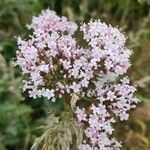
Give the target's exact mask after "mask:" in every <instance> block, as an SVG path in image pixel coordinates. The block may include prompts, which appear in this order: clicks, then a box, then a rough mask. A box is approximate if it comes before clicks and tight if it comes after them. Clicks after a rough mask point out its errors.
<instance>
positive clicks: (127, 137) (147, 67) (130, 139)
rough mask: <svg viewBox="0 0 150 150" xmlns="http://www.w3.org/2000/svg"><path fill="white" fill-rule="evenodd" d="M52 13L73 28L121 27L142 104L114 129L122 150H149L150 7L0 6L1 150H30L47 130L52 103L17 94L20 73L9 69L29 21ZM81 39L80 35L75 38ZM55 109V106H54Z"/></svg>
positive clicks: (95, 2)
mask: <svg viewBox="0 0 150 150" xmlns="http://www.w3.org/2000/svg"><path fill="white" fill-rule="evenodd" d="M48 7H49V8H50V9H52V10H55V11H56V12H57V13H58V14H59V15H65V16H67V17H68V18H69V19H70V20H75V21H76V22H77V23H80V22H82V21H88V20H89V19H90V18H95V19H101V20H102V21H105V22H107V23H110V24H112V25H113V26H119V28H121V29H122V30H123V31H124V32H125V34H126V36H128V42H127V45H128V47H129V48H131V49H132V50H133V55H132V60H131V61H132V64H133V65H132V68H131V69H130V70H129V72H128V74H129V75H130V77H131V79H132V81H133V84H137V88H138V92H137V96H138V97H139V98H140V100H141V103H140V104H139V106H138V107H137V109H136V110H135V111H133V112H131V117H130V119H129V121H128V122H123V123H120V124H119V125H118V126H117V127H116V128H117V132H115V134H116V135H117V137H118V139H120V140H122V141H123V145H124V149H125V150H141V149H142V150H148V149H150V50H149V48H150V1H149V0H0V53H1V54H0V150H28V149H30V148H31V145H32V144H33V142H34V140H35V139H36V137H37V136H39V135H41V133H42V132H43V128H42V126H43V125H45V124H49V123H48V122H49V121H50V120H49V118H48V114H49V110H50V108H51V107H52V105H54V104H52V103H50V102H48V101H47V100H44V101H43V100H40V99H37V100H32V99H31V98H29V97H28V95H27V94H26V93H23V94H22V92H21V88H20V87H21V82H20V81H21V72H20V70H19V69H18V68H14V67H13V65H12V58H14V59H15V52H16V49H17V46H16V39H15V36H18V35H21V36H22V37H25V36H26V35H27V34H28V31H27V30H26V28H25V25H26V24H27V23H30V22H31V18H32V16H33V15H38V14H39V13H40V11H41V9H46V8H48ZM79 38H80V35H79ZM54 106H55V108H56V109H59V105H58V104H56V105H54Z"/></svg>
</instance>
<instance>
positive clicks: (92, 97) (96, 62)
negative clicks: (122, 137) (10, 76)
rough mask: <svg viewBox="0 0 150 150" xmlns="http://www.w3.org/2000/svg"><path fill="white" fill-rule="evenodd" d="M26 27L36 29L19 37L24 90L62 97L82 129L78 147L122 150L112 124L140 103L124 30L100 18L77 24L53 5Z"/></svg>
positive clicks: (96, 149)
mask: <svg viewBox="0 0 150 150" xmlns="http://www.w3.org/2000/svg"><path fill="white" fill-rule="evenodd" d="M27 28H28V29H29V30H32V31H33V34H31V35H29V37H28V38H27V39H21V38H20V37H18V51H17V61H16V63H17V64H18V65H19V66H20V67H21V69H22V74H23V75H24V76H25V80H23V90H24V91H28V93H29V96H30V97H33V98H34V99H36V98H39V97H43V98H46V99H49V100H50V101H52V102H57V101H63V103H64V111H66V112H72V113H74V114H73V115H71V117H74V118H76V119H77V121H78V122H79V125H80V127H81V128H82V129H83V132H84V139H83V141H82V143H81V144H78V149H81V150H113V149H115V150H119V149H120V148H121V142H118V141H117V140H116V139H115V138H114V137H113V132H114V128H113V125H114V124H115V122H116V118H119V119H120V120H121V121H123V120H127V119H128V117H129V114H128V111H129V110H130V109H132V108H135V106H136V103H137V102H138V99H137V98H136V97H134V92H135V91H136V89H135V88H134V87H133V86H132V85H131V84H130V80H129V78H128V77H127V76H126V75H125V74H126V72H127V70H128V68H129V67H130V66H131V63H130V55H131V51H130V50H129V49H127V48H126V47H125V42H126V38H125V36H124V34H122V33H121V32H120V31H119V29H117V28H116V27H112V26H111V25H107V24H105V23H103V22H101V21H100V20H90V21H89V22H88V23H82V24H81V25H80V26H79V27H78V26H77V24H76V23H75V22H71V21H68V20H67V18H66V17H59V16H57V15H56V13H55V12H54V11H51V10H49V9H47V10H46V11H42V13H41V14H40V15H39V16H38V17H33V20H32V23H31V24H30V25H27ZM76 32H82V35H83V39H84V40H85V43H86V46H84V47H83V46H81V45H80V43H79V42H77V40H76V38H75V33H76ZM76 138H77V137H76Z"/></svg>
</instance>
